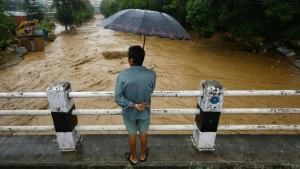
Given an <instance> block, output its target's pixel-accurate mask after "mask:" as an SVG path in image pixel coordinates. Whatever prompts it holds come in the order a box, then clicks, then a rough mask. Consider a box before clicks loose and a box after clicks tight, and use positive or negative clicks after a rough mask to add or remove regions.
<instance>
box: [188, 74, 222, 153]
mask: <svg viewBox="0 0 300 169" xmlns="http://www.w3.org/2000/svg"><path fill="white" fill-rule="evenodd" d="M201 91H203V96H201V97H198V103H197V107H198V108H199V109H200V114H197V115H196V117H195V121H196V125H197V127H198V129H197V130H195V131H194V133H193V142H194V144H195V146H196V148H197V149H198V150H199V151H214V150H215V149H214V144H215V139H216V134H217V129H218V124H219V118H220V114H221V109H222V105H223V98H224V92H225V87H223V86H222V85H221V84H220V83H219V82H218V81H215V80H205V81H201Z"/></svg>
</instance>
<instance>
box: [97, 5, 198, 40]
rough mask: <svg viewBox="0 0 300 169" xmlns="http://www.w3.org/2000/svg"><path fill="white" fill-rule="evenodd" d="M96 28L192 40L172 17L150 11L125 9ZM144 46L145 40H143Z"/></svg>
mask: <svg viewBox="0 0 300 169" xmlns="http://www.w3.org/2000/svg"><path fill="white" fill-rule="evenodd" d="M98 26H101V27H104V28H105V29H112V30H116V31H123V32H130V33H134V34H139V35H145V37H146V36H158V37H161V38H170V39H179V40H183V39H184V40H192V38H191V36H190V35H189V34H188V33H187V31H186V30H185V29H184V28H183V27H182V26H181V24H180V23H179V22H178V21H177V20H176V19H174V18H173V17H172V16H170V15H168V14H165V13H161V12H156V11H150V10H140V9H126V10H122V11H119V12H117V13H115V14H114V15H112V16H110V17H108V18H107V19H105V20H103V21H102V22H101V23H100V24H98ZM144 45H145V39H144Z"/></svg>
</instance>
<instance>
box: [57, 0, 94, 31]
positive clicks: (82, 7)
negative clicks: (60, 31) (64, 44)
mask: <svg viewBox="0 0 300 169" xmlns="http://www.w3.org/2000/svg"><path fill="white" fill-rule="evenodd" d="M53 6H54V7H55V8H56V15H55V18H56V19H57V20H58V21H59V22H60V23H62V24H63V25H65V29H66V30H67V26H68V25H73V24H76V25H81V24H82V23H83V22H85V21H88V20H90V19H92V18H93V16H94V8H93V7H92V5H91V4H90V1H89V0H54V1H53Z"/></svg>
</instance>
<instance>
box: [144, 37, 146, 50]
mask: <svg viewBox="0 0 300 169" xmlns="http://www.w3.org/2000/svg"><path fill="white" fill-rule="evenodd" d="M145 43H146V35H144V44H143V49H144V47H145Z"/></svg>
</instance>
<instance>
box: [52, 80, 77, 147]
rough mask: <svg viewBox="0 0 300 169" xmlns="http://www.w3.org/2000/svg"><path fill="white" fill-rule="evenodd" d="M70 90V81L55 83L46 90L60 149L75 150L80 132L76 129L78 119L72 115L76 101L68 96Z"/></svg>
mask: <svg viewBox="0 0 300 169" xmlns="http://www.w3.org/2000/svg"><path fill="white" fill-rule="evenodd" d="M70 91H71V84H70V83H69V82H59V83H55V84H53V85H51V86H50V87H48V88H47V90H46V93H47V98H48V101H49V105H50V110H51V115H52V119H53V123H54V127H55V131H56V137H57V142H58V145H59V150H60V151H75V150H76V146H77V143H78V142H79V141H80V134H79V132H76V131H75V130H74V128H75V126H76V125H77V123H78V120H77V116H76V115H72V110H73V109H75V103H74V100H73V99H72V98H69V97H68V93H69V92H70Z"/></svg>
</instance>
